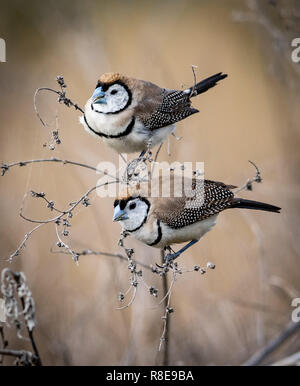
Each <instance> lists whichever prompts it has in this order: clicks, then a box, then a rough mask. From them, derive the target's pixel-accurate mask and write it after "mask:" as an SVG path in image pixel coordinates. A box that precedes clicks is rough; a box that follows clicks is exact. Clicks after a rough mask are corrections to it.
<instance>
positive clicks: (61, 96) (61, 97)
mask: <svg viewBox="0 0 300 386" xmlns="http://www.w3.org/2000/svg"><path fill="white" fill-rule="evenodd" d="M57 81H58V78H57ZM64 87H66V86H65V85H64V86H62V87H61V91H57V90H53V89H52V88H49V87H40V88H38V89H37V90H36V91H35V94H34V97H33V105H34V110H35V112H36V115H37V117H38V118H39V120H40V121H41V123H42V125H43V126H45V127H46V126H48V125H47V124H46V123H45V122H44V121H43V119H42V117H41V116H40V113H39V111H38V108H37V105H36V99H37V96H38V94H39V93H40V92H41V91H50V92H52V93H54V94H56V95H58V96H59V99H58V102H59V103H61V102H63V103H64V104H65V105H66V106H68V107H74V108H75V110H79V111H80V112H82V113H83V114H84V111H83V110H82V108H81V107H79V106H78V105H77V103H74V102H72V101H71V99H69V98H66V93H65V91H64V90H63V88H64Z"/></svg>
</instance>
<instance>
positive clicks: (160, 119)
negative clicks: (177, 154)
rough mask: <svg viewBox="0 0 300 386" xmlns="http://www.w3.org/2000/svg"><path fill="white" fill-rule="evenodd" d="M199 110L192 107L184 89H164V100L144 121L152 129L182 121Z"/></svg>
mask: <svg viewBox="0 0 300 386" xmlns="http://www.w3.org/2000/svg"><path fill="white" fill-rule="evenodd" d="M198 111H199V110H197V109H194V108H193V107H191V101H190V98H189V95H187V94H186V93H184V92H183V91H177V90H174V91H173V90H163V93H162V101H161V103H160V104H159V106H157V108H156V109H155V110H154V111H152V112H151V114H149V115H148V116H145V117H144V120H143V123H144V125H145V126H146V127H148V128H149V129H150V130H155V129H159V128H161V127H165V126H168V125H171V124H173V123H176V122H178V121H181V120H182V119H185V118H187V117H188V116H190V115H192V114H195V113H197V112H198Z"/></svg>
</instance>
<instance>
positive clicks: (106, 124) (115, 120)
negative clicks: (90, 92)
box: [80, 100, 175, 153]
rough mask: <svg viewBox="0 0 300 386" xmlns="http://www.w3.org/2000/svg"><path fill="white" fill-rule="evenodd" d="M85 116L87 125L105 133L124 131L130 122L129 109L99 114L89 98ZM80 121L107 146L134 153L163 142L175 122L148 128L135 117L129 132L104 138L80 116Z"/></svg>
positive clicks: (112, 133) (118, 150) (122, 151)
mask: <svg viewBox="0 0 300 386" xmlns="http://www.w3.org/2000/svg"><path fill="white" fill-rule="evenodd" d="M85 116H86V120H87V122H88V125H89V126H90V127H91V128H92V129H93V130H94V131H96V132H97V133H103V134H106V135H118V134H120V133H122V132H124V131H125V130H126V129H127V127H128V125H129V124H130V122H131V119H132V115H131V110H125V111H122V112H120V113H117V114H101V113H97V112H96V111H94V110H92V108H91V101H90V100H89V101H88V102H87V104H86V106H85ZM80 123H81V124H82V125H83V126H84V128H85V130H86V131H87V132H88V133H89V134H91V135H93V136H94V137H95V138H98V139H99V138H100V139H101V140H102V141H103V142H105V143H106V144H107V145H108V146H110V147H112V148H113V149H114V150H116V151H117V152H118V153H135V152H141V151H143V150H145V149H147V147H148V144H149V145H150V148H152V147H154V146H156V145H158V144H160V143H161V142H163V141H164V140H165V139H166V138H167V136H168V135H169V134H170V133H171V132H173V131H174V130H175V124H173V125H170V126H166V127H162V128H161V129H156V130H153V131H152V130H149V129H148V128H146V127H145V126H144V125H143V123H142V122H141V121H140V120H139V119H138V117H136V119H135V124H134V127H133V129H132V131H131V133H130V134H128V135H126V136H121V137H120V138H105V137H103V136H99V135H97V134H95V133H94V132H93V131H92V130H90V128H89V127H88V125H87V124H86V123H85V121H84V117H83V116H82V117H80Z"/></svg>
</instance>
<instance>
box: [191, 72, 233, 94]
mask: <svg viewBox="0 0 300 386" xmlns="http://www.w3.org/2000/svg"><path fill="white" fill-rule="evenodd" d="M224 78H227V74H222V72H219V73H218V74H215V75H213V76H210V77H209V78H206V79H204V80H202V81H201V82H199V83H197V84H195V86H192V87H190V88H189V89H188V90H189V91H190V93H191V97H194V96H196V95H199V94H202V93H203V92H205V91H207V90H209V89H210V88H212V87H214V86H215V85H216V84H217V82H218V81H219V80H222V79H224ZM188 90H186V92H188Z"/></svg>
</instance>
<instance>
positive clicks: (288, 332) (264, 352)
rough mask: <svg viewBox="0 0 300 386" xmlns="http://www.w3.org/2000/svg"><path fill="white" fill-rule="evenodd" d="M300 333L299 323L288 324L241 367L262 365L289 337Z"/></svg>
mask: <svg viewBox="0 0 300 386" xmlns="http://www.w3.org/2000/svg"><path fill="white" fill-rule="evenodd" d="M299 331H300V322H297V323H295V322H290V323H289V324H288V325H287V327H286V328H285V329H284V330H282V331H281V332H280V334H279V335H278V336H277V337H276V338H275V339H273V340H271V341H270V342H269V343H268V344H267V345H266V346H265V347H264V348H262V349H261V350H259V351H258V352H257V353H255V354H254V355H253V356H252V357H251V358H250V359H248V360H247V361H246V362H245V363H244V364H243V366H257V365H259V364H261V363H262V361H263V360H264V359H266V358H267V357H268V356H269V355H270V354H272V353H273V352H274V351H275V350H276V349H277V348H278V347H280V346H281V345H282V343H284V342H285V341H286V340H287V339H288V338H289V337H291V336H292V335H293V334H295V333H297V332H299Z"/></svg>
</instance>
